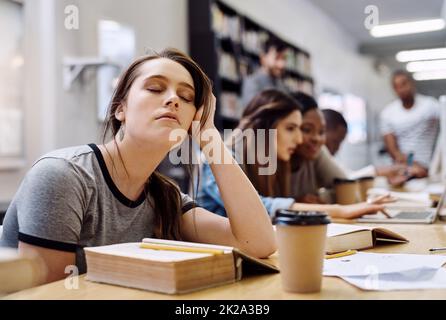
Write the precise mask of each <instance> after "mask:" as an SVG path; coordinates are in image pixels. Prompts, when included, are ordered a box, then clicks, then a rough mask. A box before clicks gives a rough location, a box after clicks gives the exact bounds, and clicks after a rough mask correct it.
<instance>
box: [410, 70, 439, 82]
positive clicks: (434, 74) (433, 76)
mask: <svg viewBox="0 0 446 320" xmlns="http://www.w3.org/2000/svg"><path fill="white" fill-rule="evenodd" d="M413 78H414V79H415V80H417V81H425V80H440V79H446V70H436V71H423V72H415V73H414V74H413Z"/></svg>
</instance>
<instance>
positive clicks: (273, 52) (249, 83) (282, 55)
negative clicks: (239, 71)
mask: <svg viewBox="0 0 446 320" xmlns="http://www.w3.org/2000/svg"><path fill="white" fill-rule="evenodd" d="M286 49H287V48H286V46H285V45H284V44H283V43H282V42H281V41H280V40H279V39H277V38H274V37H270V38H269V39H268V40H267V41H266V43H265V45H264V47H263V52H262V53H261V55H260V64H261V65H260V68H258V69H257V70H256V71H255V72H254V73H253V74H252V75H250V76H248V77H246V79H244V80H243V83H242V105H243V106H247V105H248V103H249V102H250V101H251V99H252V98H254V96H255V95H256V94H258V93H260V92H261V91H263V90H265V89H272V88H274V89H279V90H282V91H285V92H286V91H287V88H286V87H285V85H284V83H283V80H282V77H283V74H284V71H285V66H286Z"/></svg>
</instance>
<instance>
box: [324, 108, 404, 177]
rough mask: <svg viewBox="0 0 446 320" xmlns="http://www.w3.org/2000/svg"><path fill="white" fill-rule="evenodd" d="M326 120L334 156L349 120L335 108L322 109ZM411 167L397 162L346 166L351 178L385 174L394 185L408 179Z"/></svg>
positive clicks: (328, 137) (345, 134) (327, 135)
mask: <svg viewBox="0 0 446 320" xmlns="http://www.w3.org/2000/svg"><path fill="white" fill-rule="evenodd" d="M322 113H323V114H324V118H325V122H326V133H325V135H326V142H325V145H326V146H327V148H328V150H329V151H330V153H331V155H332V156H335V155H336V153H337V152H338V151H339V148H340V147H341V144H342V142H343V141H344V140H345V137H346V136H347V132H348V125H347V121H345V118H344V116H343V115H342V114H341V113H340V112H337V111H335V110H331V109H324V110H322ZM406 170H410V168H407V166H406V165H403V164H395V165H390V166H377V167H375V166H373V165H369V166H367V167H364V168H362V169H360V170H357V171H352V170H348V169H346V168H344V171H346V172H347V173H348V176H349V178H351V179H357V178H361V177H367V176H373V177H375V176H384V177H387V179H388V181H389V183H390V184H392V185H400V184H402V183H404V182H405V181H407V179H408V176H407V175H406V174H405V173H406V172H407V171H406Z"/></svg>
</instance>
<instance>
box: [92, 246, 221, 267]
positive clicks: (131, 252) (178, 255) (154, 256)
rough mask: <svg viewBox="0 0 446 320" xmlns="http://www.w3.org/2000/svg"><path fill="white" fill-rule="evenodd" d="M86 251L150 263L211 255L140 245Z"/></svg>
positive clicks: (104, 247)
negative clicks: (155, 248) (142, 246)
mask: <svg viewBox="0 0 446 320" xmlns="http://www.w3.org/2000/svg"><path fill="white" fill-rule="evenodd" d="M84 250H85V251H91V252H97V253H101V254H109V255H114V256H120V257H128V258H137V259H142V260H149V261H160V262H176V261H184V260H191V259H201V258H204V257H210V256H212V254H210V253H195V252H180V251H167V250H153V249H146V248H140V243H139V242H135V243H121V244H114V245H110V246H102V247H93V248H85V249H84Z"/></svg>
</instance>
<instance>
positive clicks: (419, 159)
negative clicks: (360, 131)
mask: <svg viewBox="0 0 446 320" xmlns="http://www.w3.org/2000/svg"><path fill="white" fill-rule="evenodd" d="M392 85H393V88H394V90H395V93H396V94H397V96H398V98H399V99H397V100H395V101H394V102H392V103H390V104H389V105H388V106H387V107H386V108H385V109H384V110H383V111H382V112H381V119H380V120H381V134H382V135H383V137H384V143H385V145H386V148H387V151H388V152H389V154H390V156H391V157H392V159H393V160H394V161H395V162H396V163H402V164H407V160H408V155H409V154H410V153H413V160H414V162H413V164H412V167H413V168H412V170H411V172H412V176H413V177H416V178H423V177H426V176H427V175H428V168H429V164H430V162H431V158H432V153H433V150H434V147H435V142H436V140H437V137H438V132H439V126H440V105H439V103H438V101H437V100H436V99H435V98H432V97H428V96H424V95H421V94H417V93H416V90H415V82H414V80H413V78H412V75H411V74H410V73H408V72H406V71H403V70H398V71H395V72H394V74H393V76H392ZM409 165H411V164H409Z"/></svg>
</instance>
